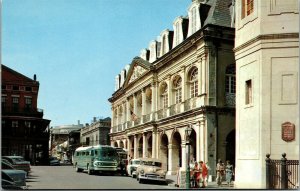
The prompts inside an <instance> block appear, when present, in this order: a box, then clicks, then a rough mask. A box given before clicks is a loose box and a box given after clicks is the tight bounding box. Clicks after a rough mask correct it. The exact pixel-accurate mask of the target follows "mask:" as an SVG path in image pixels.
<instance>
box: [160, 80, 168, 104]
mask: <svg viewBox="0 0 300 191" xmlns="http://www.w3.org/2000/svg"><path fill="white" fill-rule="evenodd" d="M161 102H162V108H167V107H168V85H167V84H166V83H163V84H162V85H161Z"/></svg>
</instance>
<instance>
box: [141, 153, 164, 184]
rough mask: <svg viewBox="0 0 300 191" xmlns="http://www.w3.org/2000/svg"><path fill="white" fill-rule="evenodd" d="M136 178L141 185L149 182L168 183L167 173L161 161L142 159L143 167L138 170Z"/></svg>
mask: <svg viewBox="0 0 300 191" xmlns="http://www.w3.org/2000/svg"><path fill="white" fill-rule="evenodd" d="M136 177H137V180H138V181H139V183H144V182H145V181H149V180H151V181H156V182H160V183H164V184H166V183H167V180H166V171H165V170H163V169H162V163H161V161H160V160H159V159H152V158H145V159H142V160H141V165H140V166H138V167H137V169H136Z"/></svg>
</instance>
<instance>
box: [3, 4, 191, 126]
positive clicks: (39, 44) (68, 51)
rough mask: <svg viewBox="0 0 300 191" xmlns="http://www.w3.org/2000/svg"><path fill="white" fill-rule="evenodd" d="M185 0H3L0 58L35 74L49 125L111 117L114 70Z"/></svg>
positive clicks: (165, 25)
mask: <svg viewBox="0 0 300 191" xmlns="http://www.w3.org/2000/svg"><path fill="white" fill-rule="evenodd" d="M190 3H191V0H3V1H2V63H3V64H4V65H6V66H8V67H10V68H12V69H13V70H16V71H18V72H20V73H22V74H24V75H26V76H27V77H30V78H33V75H34V74H36V75H37V80H38V81H39V82H40V90H39V98H38V108H41V109H43V110H44V118H46V119H50V120H51V124H50V126H57V125H69V124H76V123H77V120H80V122H81V123H90V122H91V120H92V118H93V117H111V104H110V103H109V102H108V98H110V97H111V95H112V93H113V92H114V78H115V76H116V75H117V74H119V73H120V71H121V70H122V69H123V68H124V67H125V65H127V64H130V63H131V61H132V59H133V58H134V57H135V56H139V54H140V50H141V49H143V48H148V45H149V42H150V41H151V40H155V39H156V38H157V36H158V35H159V34H160V33H161V31H163V30H164V29H171V30H173V28H172V23H173V21H174V20H175V18H176V17H178V16H181V15H182V16H185V15H187V9H188V6H189V5H190Z"/></svg>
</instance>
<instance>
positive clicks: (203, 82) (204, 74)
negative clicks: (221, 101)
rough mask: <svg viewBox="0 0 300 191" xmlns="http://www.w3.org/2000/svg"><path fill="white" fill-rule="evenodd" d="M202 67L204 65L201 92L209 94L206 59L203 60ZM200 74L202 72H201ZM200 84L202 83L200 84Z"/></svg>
mask: <svg viewBox="0 0 300 191" xmlns="http://www.w3.org/2000/svg"><path fill="white" fill-rule="evenodd" d="M201 65H202V68H201V73H202V74H201V76H200V77H202V78H201V79H200V78H199V80H201V87H200V89H199V90H201V93H202V94H204V93H207V92H206V83H207V82H206V65H207V63H206V59H202V60H201ZM199 73H200V72H199ZM199 84H200V83H199Z"/></svg>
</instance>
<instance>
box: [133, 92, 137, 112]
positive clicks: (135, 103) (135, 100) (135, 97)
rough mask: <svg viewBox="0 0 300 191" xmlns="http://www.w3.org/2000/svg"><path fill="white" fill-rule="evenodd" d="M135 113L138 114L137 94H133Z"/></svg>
mask: <svg viewBox="0 0 300 191" xmlns="http://www.w3.org/2000/svg"><path fill="white" fill-rule="evenodd" d="M133 113H134V114H135V115H137V94H133Z"/></svg>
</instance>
